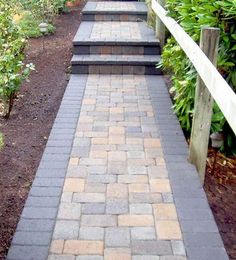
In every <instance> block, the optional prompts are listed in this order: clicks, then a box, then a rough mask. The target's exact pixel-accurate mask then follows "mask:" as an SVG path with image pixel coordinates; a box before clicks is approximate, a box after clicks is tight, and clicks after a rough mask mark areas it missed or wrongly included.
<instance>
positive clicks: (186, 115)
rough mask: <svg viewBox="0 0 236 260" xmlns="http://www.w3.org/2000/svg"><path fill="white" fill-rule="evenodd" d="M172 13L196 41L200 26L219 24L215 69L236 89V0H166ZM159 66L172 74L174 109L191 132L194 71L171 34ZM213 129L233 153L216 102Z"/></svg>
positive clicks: (234, 143)
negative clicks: (223, 137)
mask: <svg viewBox="0 0 236 260" xmlns="http://www.w3.org/2000/svg"><path fill="white" fill-rule="evenodd" d="M166 8H167V10H168V13H169V15H170V16H171V17H173V18H174V19H175V20H177V21H178V22H179V24H180V25H181V26H182V27H183V29H184V30H185V31H186V32H187V33H188V34H189V35H190V36H191V37H192V38H193V39H194V40H195V41H196V42H199V40H200V31H201V27H202V26H211V27H218V28H220V45H219V55H218V62H217V66H218V70H219V71H220V73H221V74H222V76H223V77H224V78H225V80H226V81H227V82H228V83H229V85H230V86H231V87H232V89H233V90H234V91H236V65H235V63H236V1H235V0H222V1H215V0H167V1H166ZM160 65H161V66H162V68H164V69H165V70H166V71H167V72H168V73H170V74H171V75H172V88H171V90H170V91H171V93H172V94H173V96H174V110H175V111H176V113H177V115H178V117H179V120H180V123H181V126H182V128H183V129H184V131H185V133H186V135H187V136H189V135H190V131H191V126H192V116H193V108H194V96H195V85H196V77H197V73H196V71H195V69H194V67H193V66H192V64H191V62H190V61H189V60H188V58H187V57H186V55H185V54H184V52H183V51H182V50H181V48H180V46H179V45H178V44H177V43H176V41H175V40H174V38H173V37H169V38H168V40H167V43H166V45H165V47H164V50H163V53H162V61H161V64H160ZM211 131H212V132H216V131H218V132H220V131H223V133H224V136H225V143H224V147H223V149H224V151H225V152H226V153H228V154H231V153H233V154H236V138H235V135H234V133H233V132H232V130H231V129H230V127H229V125H228V123H227V122H226V121H225V118H224V116H223V114H222V112H221V111H220V109H219V108H218V106H217V105H216V104H214V108H213V117H212V125H211Z"/></svg>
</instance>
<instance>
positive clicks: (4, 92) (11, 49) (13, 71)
mask: <svg viewBox="0 0 236 260" xmlns="http://www.w3.org/2000/svg"><path fill="white" fill-rule="evenodd" d="M13 14H14V9H13V8H12V7H11V5H9V3H6V1H4V0H0V28H1V30H0V99H1V101H2V102H3V104H4V115H5V117H6V118H8V117H9V116H10V113H11V110H12V107H13V102H14V99H15V97H16V93H17V91H18V90H19V88H20V85H21V83H22V81H23V80H25V79H27V77H28V75H29V73H30V70H32V69H33V65H32V64H27V65H24V63H23V62H22V61H23V59H24V55H23V50H24V47H25V43H26V42H25V39H24V37H23V34H22V32H21V30H20V28H19V26H17V25H16V24H15V23H14V21H13Z"/></svg>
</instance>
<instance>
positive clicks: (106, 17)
mask: <svg viewBox="0 0 236 260" xmlns="http://www.w3.org/2000/svg"><path fill="white" fill-rule="evenodd" d="M82 20H83V21H96V22H102V21H113V22H115V21H116V22H117V21H120V22H136V21H141V20H143V21H146V20H147V15H145V14H83V17H82Z"/></svg>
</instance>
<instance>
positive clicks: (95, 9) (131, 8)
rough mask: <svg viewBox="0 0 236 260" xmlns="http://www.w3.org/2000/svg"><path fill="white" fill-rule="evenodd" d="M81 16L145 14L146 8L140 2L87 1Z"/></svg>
mask: <svg viewBox="0 0 236 260" xmlns="http://www.w3.org/2000/svg"><path fill="white" fill-rule="evenodd" d="M82 13H83V14H146V13H147V6H146V4H145V3H142V2H122V1H117V2H104V1H99V2H93V1H88V2H87V4H86V5H85V7H84V9H83V10H82Z"/></svg>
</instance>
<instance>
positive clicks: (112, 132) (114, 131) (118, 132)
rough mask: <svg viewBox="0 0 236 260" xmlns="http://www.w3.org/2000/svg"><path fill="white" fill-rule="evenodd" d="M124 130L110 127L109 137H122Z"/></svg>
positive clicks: (119, 127) (118, 127)
mask: <svg viewBox="0 0 236 260" xmlns="http://www.w3.org/2000/svg"><path fill="white" fill-rule="evenodd" d="M124 133H125V129H124V127H121V126H111V127H109V134H110V135H124Z"/></svg>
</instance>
